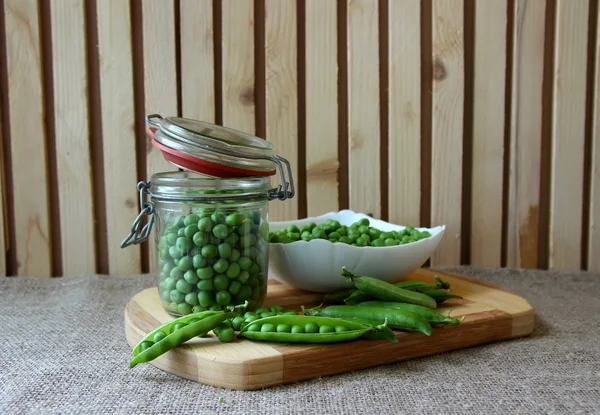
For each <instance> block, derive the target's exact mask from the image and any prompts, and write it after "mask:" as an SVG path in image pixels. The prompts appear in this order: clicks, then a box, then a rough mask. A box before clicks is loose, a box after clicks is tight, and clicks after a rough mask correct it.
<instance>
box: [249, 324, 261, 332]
mask: <svg viewBox="0 0 600 415" xmlns="http://www.w3.org/2000/svg"><path fill="white" fill-rule="evenodd" d="M247 330H248V331H262V327H261V325H260V324H258V323H254V324H250V325H249V326H248V328H247Z"/></svg>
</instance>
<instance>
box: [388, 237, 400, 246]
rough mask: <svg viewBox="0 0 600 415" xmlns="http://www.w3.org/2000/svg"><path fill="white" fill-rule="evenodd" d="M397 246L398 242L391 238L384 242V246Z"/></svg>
mask: <svg viewBox="0 0 600 415" xmlns="http://www.w3.org/2000/svg"><path fill="white" fill-rule="evenodd" d="M398 244H399V242H398V241H397V240H395V239H392V238H388V239H386V240H385V245H386V246H395V245H398Z"/></svg>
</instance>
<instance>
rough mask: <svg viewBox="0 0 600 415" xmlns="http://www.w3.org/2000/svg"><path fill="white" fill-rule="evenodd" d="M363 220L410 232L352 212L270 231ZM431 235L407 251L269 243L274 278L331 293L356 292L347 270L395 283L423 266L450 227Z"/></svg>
mask: <svg viewBox="0 0 600 415" xmlns="http://www.w3.org/2000/svg"><path fill="white" fill-rule="evenodd" d="M361 218H368V219H369V221H370V224H371V226H373V227H375V228H377V229H380V230H382V231H400V230H402V229H404V228H405V226H401V225H395V224H392V223H388V222H385V221H382V220H378V219H373V218H372V217H370V216H368V215H365V214H363V213H356V212H353V211H351V210H342V211H339V212H329V213H326V214H324V215H321V216H317V217H313V218H306V219H300V220H294V221H287V222H271V223H270V224H269V229H270V231H272V232H275V231H277V230H279V229H282V228H287V227H288V226H289V225H290V224H296V225H298V227H301V226H302V225H305V224H308V223H310V222H314V223H316V224H317V225H318V224H320V223H324V222H326V221H327V220H328V219H335V220H337V221H338V222H340V224H342V225H347V226H349V225H351V224H352V223H354V222H356V221H358V220H359V219H361ZM416 229H418V230H420V231H423V230H427V231H429V233H431V236H430V237H429V238H426V239H422V240H420V241H418V242H413V243H410V244H406V245H396V246H386V247H358V246H352V245H348V244H344V243H331V242H329V241H326V240H324V239H314V240H312V241H308V242H307V241H296V242H292V243H287V244H283V243H269V274H270V276H271V277H272V278H274V279H276V280H277V281H279V282H282V283H284V284H287V285H290V286H292V287H295V288H298V289H301V290H306V291H313V292H320V293H327V292H334V291H337V290H342V289H345V288H351V287H352V284H351V283H347V282H346V281H345V279H344V277H342V276H341V274H340V270H341V268H342V267H346V268H347V269H348V270H349V271H352V272H354V273H355V274H357V275H368V276H370V277H374V278H378V279H381V280H384V281H388V282H390V281H394V280H397V279H399V278H401V277H403V276H406V275H407V274H410V273H411V272H413V271H414V270H416V269H417V268H419V267H420V266H422V265H423V264H424V263H425V262H426V261H427V259H429V257H431V255H432V254H433V252H434V251H435V250H436V248H437V247H438V245H439V243H440V242H441V240H442V237H443V235H444V231H445V229H446V227H445V225H442V226H437V227H435V228H416Z"/></svg>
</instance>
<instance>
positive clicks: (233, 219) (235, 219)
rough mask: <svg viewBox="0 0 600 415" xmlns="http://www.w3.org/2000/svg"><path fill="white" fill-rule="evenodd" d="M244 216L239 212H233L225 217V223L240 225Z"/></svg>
mask: <svg viewBox="0 0 600 415" xmlns="http://www.w3.org/2000/svg"><path fill="white" fill-rule="evenodd" d="M243 220H244V217H243V216H242V215H240V214H239V213H232V214H231V215H227V217H226V218H225V223H226V224H227V225H229V226H240V225H241V224H242V221H243Z"/></svg>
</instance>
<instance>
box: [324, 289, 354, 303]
mask: <svg viewBox="0 0 600 415" xmlns="http://www.w3.org/2000/svg"><path fill="white" fill-rule="evenodd" d="M356 291H357V289H356V288H348V289H347V290H341V291H336V292H334V293H329V294H325V295H323V296H322V297H321V300H322V301H326V302H328V303H341V302H343V301H344V299H346V298H348V297H349V296H351V295H352V294H353V293H354V292H356Z"/></svg>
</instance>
